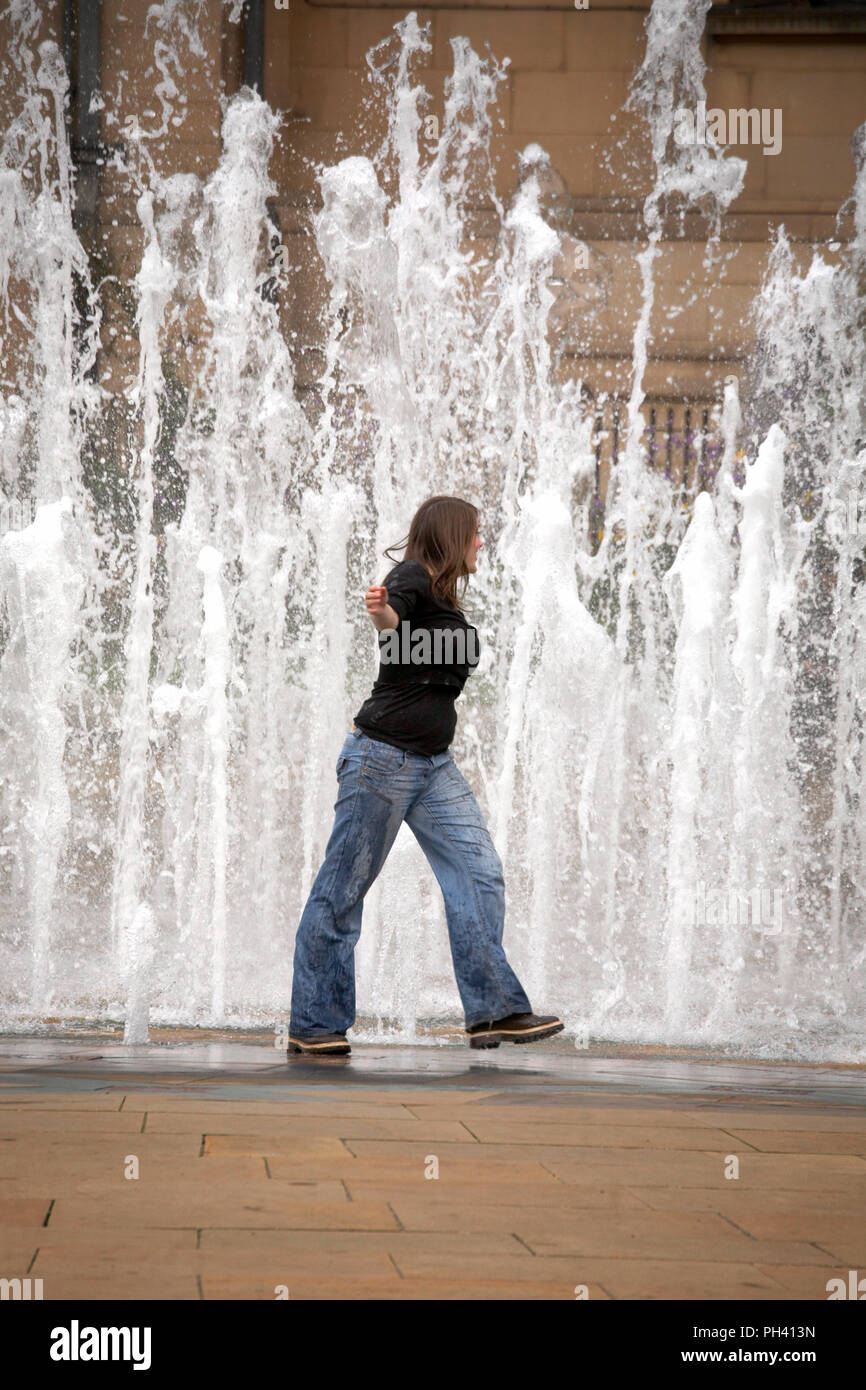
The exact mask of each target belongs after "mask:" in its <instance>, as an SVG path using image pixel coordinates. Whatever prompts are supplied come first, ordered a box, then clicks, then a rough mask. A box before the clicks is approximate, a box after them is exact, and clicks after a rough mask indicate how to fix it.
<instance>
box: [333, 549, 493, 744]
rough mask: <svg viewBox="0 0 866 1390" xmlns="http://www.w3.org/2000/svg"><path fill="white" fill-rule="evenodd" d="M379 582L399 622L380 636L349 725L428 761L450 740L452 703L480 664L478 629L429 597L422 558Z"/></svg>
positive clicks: (430, 590)
mask: <svg viewBox="0 0 866 1390" xmlns="http://www.w3.org/2000/svg"><path fill="white" fill-rule="evenodd" d="M383 583H384V585H385V588H386V589H387V591H388V603H389V604H390V605H391V607H392V608H393V609H394V612H395V613H396V614H397V615H398V617H399V618H400V626H399V627H398V628H397V629H396V631H394V630H391V631H386V632H380V633H379V674H378V677H377V679H376V682H375V684H374V686H373V689H372V692H371V694H370V696H369V698H368V699H366V700H365V701H364V703H363V705H362V706H361V708H360V709H359V710H358V713H357V714H356V715H355V723H356V725H357V726H358V728H359V729H360V730H361V731H362V733H365V734H367V735H368V736H369V737H370V738H377V739H379V740H380V741H381V742H382V743H390V744H392V745H393V746H394V747H395V748H403V749H405V750H406V751H407V752H409V753H421V754H423V755H424V756H425V757H428V758H429V757H432V755H433V754H434V753H444V752H445V751H446V749H447V748H448V746H449V745H450V743H451V740H452V739H453V737H454V730H455V728H456V727H457V711H456V710H455V708H454V701H455V700H456V699H457V696H458V695H459V694H460V692H461V691H462V689H463V686H464V684H465V682H466V678H467V676H469V675H470V674H471V672H472V671H473V670H474V669H475V667H476V666H477V665H478V632H477V630H476V629H475V628H474V627H472V626H471V625H470V624H469V623H468V622H467V621H466V619H465V618H464V616H463V614H462V613H461V612H460V611H459V610H458V609H457V608H452V607H451V605H450V604H448V603H443V602H442V600H441V599H438V598H436V597H435V596H434V594H433V585H432V583H431V580H430V575H429V573H428V571H427V569H426V568H425V567H424V565H422V564H421V563H420V561H418V560H401V561H400V563H399V564H398V565H395V566H394V568H393V569H392V570H391V571H390V573H389V574H387V575H386V576H385V579H384V580H383Z"/></svg>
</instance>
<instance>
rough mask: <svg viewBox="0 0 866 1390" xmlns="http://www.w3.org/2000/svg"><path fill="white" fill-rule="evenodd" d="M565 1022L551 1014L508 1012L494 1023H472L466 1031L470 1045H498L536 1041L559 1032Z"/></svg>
mask: <svg viewBox="0 0 866 1390" xmlns="http://www.w3.org/2000/svg"><path fill="white" fill-rule="evenodd" d="M564 1027H565V1024H564V1023H563V1022H562V1021H561V1020H560V1019H558V1018H555V1017H554V1016H553V1015H552V1014H547V1015H545V1016H544V1017H543V1018H542V1017H539V1015H538V1014H509V1015H508V1017H507V1018H500V1019H497V1021H496V1022H495V1023H473V1025H472V1027H471V1028H467V1029H466V1032H467V1035H468V1037H469V1046H470V1047H498V1046H499V1044H500V1043H502V1042H513V1043H528V1042H538V1041H539V1039H540V1038H552V1037H553V1034H554V1033H561V1032H562V1030H563V1028H564Z"/></svg>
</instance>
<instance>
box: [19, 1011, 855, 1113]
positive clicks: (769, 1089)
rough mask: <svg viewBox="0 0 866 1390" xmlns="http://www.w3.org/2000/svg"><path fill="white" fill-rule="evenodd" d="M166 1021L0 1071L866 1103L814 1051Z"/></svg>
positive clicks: (247, 1087) (222, 1084)
mask: <svg viewBox="0 0 866 1390" xmlns="http://www.w3.org/2000/svg"><path fill="white" fill-rule="evenodd" d="M190 1031H191V1030H169V1029H166V1030H162V1031H161V1032H158V1033H157V1034H156V1035H155V1037H154V1041H152V1042H150V1043H148V1044H146V1045H143V1046H124V1044H123V1043H122V1042H121V1041H119V1040H118V1039H117V1038H116V1037H115V1036H112V1035H109V1036H104V1035H103V1036H100V1035H99V1034H97V1033H95V1034H93V1035H90V1036H88V1037H81V1036H79V1037H74V1038H70V1037H20V1036H8V1035H7V1036H0V1075H2V1077H3V1081H4V1083H5V1084H6V1085H10V1084H15V1083H16V1082H17V1083H19V1084H24V1083H25V1082H26V1084H27V1085H28V1086H31V1087H37V1088H39V1089H42V1090H46V1091H50V1090H56V1091H63V1090H64V1089H69V1090H75V1089H85V1090H87V1089H100V1083H101V1082H103V1081H111V1080H116V1079H117V1078H119V1077H122V1078H123V1085H124V1086H128V1085H134V1086H140V1085H145V1086H153V1085H160V1084H162V1082H163V1081H165V1082H167V1083H168V1082H170V1083H171V1085H172V1088H174V1087H175V1086H177V1085H178V1084H179V1083H180V1082H181V1081H185V1082H186V1083H188V1086H190V1087H192V1086H194V1085H195V1083H196V1082H198V1083H199V1084H201V1085H204V1086H207V1087H208V1088H212V1087H214V1086H215V1085H218V1086H219V1090H220V1094H222V1095H224V1096H225V1097H226V1098H230V1097H234V1096H241V1095H252V1094H255V1093H257V1092H258V1091H259V1089H260V1088H266V1090H267V1093H268V1094H269V1095H270V1094H273V1093H274V1091H275V1090H277V1091H278V1090H290V1091H295V1090H297V1089H298V1088H299V1087H300V1088H302V1089H303V1088H306V1087H313V1088H315V1089H319V1088H321V1087H328V1086H337V1087H339V1088H341V1089H343V1088H346V1087H355V1086H358V1087H375V1088H383V1087H386V1088H388V1089H395V1090H399V1089H400V1088H405V1087H409V1088H412V1089H416V1088H417V1087H418V1086H419V1084H425V1083H427V1084H429V1085H430V1086H431V1087H433V1088H435V1087H438V1086H443V1085H447V1086H448V1087H449V1088H451V1087H457V1088H459V1089H461V1090H463V1089H466V1090H472V1089H482V1090H485V1091H496V1092H497V1096H498V1103H501V1102H502V1100H503V1099H504V1097H505V1096H506V1095H508V1093H513V1100H515V1101H516V1100H519V1098H520V1097H521V1096H523V1097H528V1096H534V1095H536V1094H537V1093H539V1092H543V1093H544V1094H545V1096H547V1097H549V1103H551V1104H555V1103H556V1093H557V1092H558V1091H565V1092H567V1093H568V1094H569V1095H573V1094H574V1093H575V1092H582V1093H585V1094H587V1095H592V1096H594V1097H595V1098H596V1099H598V1100H600V1099H601V1098H602V1097H603V1096H604V1095H610V1096H612V1097H616V1096H617V1095H619V1094H635V1093H644V1094H646V1095H647V1096H648V1097H650V1096H653V1095H659V1096H662V1095H663V1096H666V1097H668V1098H674V1097H677V1096H681V1097H683V1098H685V1099H692V1098H695V1097H697V1096H706V1097H708V1098H715V1099H723V1098H725V1097H727V1096H733V1095H736V1096H737V1097H739V1098H740V1099H742V1100H744V1101H748V1100H761V1101H764V1100H792V1101H800V1102H803V1101H813V1102H817V1103H820V1104H824V1105H826V1104H840V1105H852V1106H866V1066H864V1065H846V1064H843V1063H832V1064H824V1065H818V1064H814V1063H807V1062H765V1061H746V1060H743V1059H737V1060H733V1059H731V1058H730V1057H718V1056H715V1055H714V1054H713V1053H712V1052H710V1051H708V1050H693V1051H687V1050H686V1049H661V1048H658V1047H647V1048H627V1047H616V1046H611V1047H607V1048H595V1049H586V1048H584V1049H581V1050H579V1051H576V1050H575V1049H574V1048H568V1049H566V1048H564V1047H563V1046H562V1045H559V1046H557V1045H556V1044H555V1043H553V1042H544V1043H534V1044H531V1045H526V1044H524V1045H522V1046H514V1045H511V1046H508V1045H507V1044H503V1045H502V1046H501V1047H500V1048H497V1049H491V1050H489V1051H484V1052H481V1051H475V1050H472V1049H470V1048H469V1047H467V1046H466V1045H465V1044H463V1045H461V1044H439V1045H435V1044H434V1045H430V1044H424V1045H415V1046H412V1045H408V1046H400V1045H397V1044H392V1043H389V1044H387V1045H381V1044H379V1045H377V1044H375V1043H363V1042H362V1043H357V1042H356V1043H353V1050H352V1052H351V1054H350V1055H349V1056H348V1057H328V1058H322V1057H316V1058H311V1057H300V1056H292V1057H287V1055H286V1051H285V1046H284V1044H283V1043H282V1042H280V1043H279V1044H278V1045H275V1044H274V1042H273V1034H247V1035H245V1036H243V1038H241V1039H233V1038H231V1037H230V1036H229V1037H227V1036H226V1035H225V1034H219V1033H213V1034H205V1035H204V1036H202V1035H200V1034H199V1035H198V1036H197V1037H195V1040H190Z"/></svg>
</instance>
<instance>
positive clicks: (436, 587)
mask: <svg viewBox="0 0 866 1390" xmlns="http://www.w3.org/2000/svg"><path fill="white" fill-rule="evenodd" d="M477 530H478V508H477V507H476V506H474V505H473V503H472V502H466V501H464V499H463V498H462V497H443V496H437V497H428V498H427V501H426V502H422V503H421V506H420V507H419V508H418V510H417V512H416V513H415V515H414V516H413V518H412V520H411V522H410V523H409V535H408V536H407V537H406V539H405V540H402V541H399V542H398V543H396V544H395V545H392V546H389V547H388V549H387V550H385V551H383V554H384V555H385V556H386V557H387V559H389V560H394V559H395V557H394V556H393V555H392V554H391V551H392V550H403V549H404V547H405V551H406V553H405V555H404V556H403V559H404V560H418V561H420V563H421V564H422V565H424V567H425V568H426V569H427V570H428V571H429V572H430V582H431V585H432V588H433V593H434V595H435V596H436V598H438V599H440V600H441V601H442V602H443V603H450V604H451V606H452V607H453V608H456V609H458V611H459V612H461V613H462V612H463V608H464V605H463V602H462V599H463V595H464V594H465V593H466V586H467V584H468V583H469V571H468V570H467V568H466V552H467V550H468V549H469V547H470V545H471V544H472V541H473V540H474V538H475V533H476V531H477ZM458 579H462V580H463V586H462V588H461V590H460V598H458V597H457V581H458Z"/></svg>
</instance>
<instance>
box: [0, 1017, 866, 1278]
mask: <svg viewBox="0 0 866 1390" xmlns="http://www.w3.org/2000/svg"><path fill="white" fill-rule="evenodd" d="M274 1052H275V1050H274V1049H273V1048H272V1047H268V1046H264V1045H256V1044H255V1043H253V1042H248V1043H245V1044H240V1043H235V1042H232V1041H231V1040H228V1041H220V1042H219V1044H210V1043H206V1042H197V1041H195V1040H190V1039H185V1040H184V1041H183V1043H182V1044H181V1045H179V1046H178V1048H176V1049H173V1048H172V1047H171V1046H168V1045H166V1044H161V1045H159V1046H154V1047H143V1048H132V1049H125V1050H124V1049H122V1048H120V1047H118V1045H117V1044H116V1043H115V1042H113V1041H112V1042H111V1043H109V1044H105V1043H103V1042H102V1041H101V1040H100V1041H99V1042H98V1044H97V1045H96V1046H94V1044H93V1042H90V1043H88V1042H85V1041H76V1043H75V1045H74V1046H73V1045H70V1044H68V1043H66V1042H65V1041H64V1040H58V1039H36V1040H25V1041H23V1042H22V1041H16V1042H14V1043H13V1042H10V1041H9V1040H8V1039H7V1040H3V1039H0V1276H4V1277H8V1278H11V1277H16V1276H18V1277H24V1276H25V1275H27V1274H29V1275H30V1276H31V1277H41V1278H43V1280H44V1282H45V1291H44V1296H45V1298H47V1299H66V1298H70V1299H71V1298H76V1299H77V1298H87V1299H95V1300H100V1299H108V1298H118V1297H119V1298H128V1299H133V1298H158V1299H204V1298H212V1299H230V1300H231V1299H235V1298H244V1299H261V1298H269V1299H273V1298H276V1296H277V1295H276V1292H275V1290H276V1288H277V1286H279V1285H285V1286H287V1287H288V1288H289V1297H290V1299H294V1300H297V1299H301V1300H302V1301H306V1300H312V1299H323V1300H340V1299H358V1300H363V1299H380V1298H381V1299H388V1300H392V1299H393V1300H394V1301H400V1300H423V1299H430V1300H443V1301H472V1300H475V1299H481V1300H487V1299H492V1298H501V1299H503V1300H516V1299H523V1298H533V1299H536V1300H546V1299H552V1300H560V1299H569V1300H574V1298H575V1286H586V1287H587V1288H588V1291H589V1296H590V1297H591V1298H599V1299H641V1300H645V1299H649V1300H655V1299H671V1298H673V1299H706V1300H731V1299H747V1300H748V1299H752V1300H755V1301H758V1302H760V1301H764V1300H768V1299H780V1298H781V1299H792V1300H802V1299H807V1300H808V1299H825V1298H826V1296H827V1295H826V1283H827V1280H828V1279H830V1278H833V1277H838V1276H839V1275H842V1276H843V1277H847V1273H848V1269H849V1268H862V1267H863V1266H864V1265H866V1219H864V1211H866V1202H864V1197H866V1086H864V1084H863V1083H864V1072H863V1068H861V1067H855V1066H851V1067H845V1066H841V1065H839V1066H836V1065H834V1066H828V1065H819V1066H804V1065H795V1064H780V1065H779V1066H777V1067H775V1068H774V1066H773V1065H772V1064H767V1063H764V1062H761V1063H752V1064H750V1063H742V1064H738V1063H734V1062H732V1061H731V1060H730V1059H719V1060H718V1061H717V1062H716V1063H714V1062H713V1060H712V1059H711V1058H708V1057H706V1056H702V1057H697V1058H696V1059H695V1060H694V1061H692V1062H690V1061H689V1060H688V1059H686V1058H683V1057H682V1056H677V1057H676V1058H674V1059H670V1060H665V1059H664V1057H662V1056H659V1055H658V1053H657V1052H656V1053H655V1054H654V1055H652V1056H635V1057H633V1058H624V1057H622V1056H612V1057H598V1056H596V1057H592V1058H590V1057H587V1056H584V1055H580V1054H578V1055H577V1056H575V1055H574V1054H573V1053H572V1054H567V1053H565V1052H557V1051H556V1050H555V1049H550V1048H546V1047H545V1046H543V1045H539V1046H538V1047H537V1048H535V1049H512V1050H511V1053H510V1054H509V1053H508V1052H507V1051H506V1050H505V1049H503V1056H502V1057H501V1058H499V1059H498V1060H496V1059H494V1058H493V1057H492V1056H491V1057H485V1058H483V1059H476V1058H473V1056H472V1054H471V1053H469V1055H467V1052H468V1049H459V1048H451V1049H448V1048H441V1047H436V1048H430V1047H425V1048H417V1049H412V1048H408V1049H394V1048H391V1049H388V1048H382V1047H374V1048H371V1049H361V1048H356V1049H355V1050H354V1051H353V1053H352V1056H351V1058H348V1059H330V1060H329V1061H327V1062H324V1063H320V1064H317V1063H316V1061H315V1060H313V1059H309V1058H304V1059H301V1060H302V1062H303V1065H302V1066H301V1067H295V1066H292V1065H289V1064H288V1063H287V1062H286V1060H285V1059H282V1060H279V1059H276V1060H275V1055H274ZM528 1052H532V1054H533V1055H532V1056H531V1057H526V1056H525V1055H524V1056H523V1057H515V1055H514V1054H515V1053H524V1054H525V1053H528ZM419 1054H421V1055H419ZM338 1061H339V1062H348V1063H350V1065H349V1066H342V1067H339V1068H334V1067H333V1066H332V1063H334V1062H338ZM130 1154H134V1155H135V1156H136V1157H137V1159H138V1164H139V1177H138V1178H137V1179H132V1180H127V1179H126V1178H125V1177H124V1165H125V1163H126V1160H127V1158H128V1156H129V1155H130ZM730 1155H735V1156H736V1157H737V1158H738V1160H739V1176H738V1177H736V1178H735V1179H732V1178H730V1177H728V1176H726V1164H727V1163H728V1159H729V1156H730ZM434 1159H435V1163H434V1164H433V1169H434V1170H436V1171H437V1176H435V1177H431V1176H430V1173H431V1161H432V1160H434Z"/></svg>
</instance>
